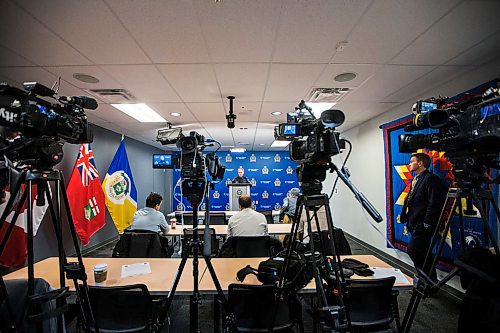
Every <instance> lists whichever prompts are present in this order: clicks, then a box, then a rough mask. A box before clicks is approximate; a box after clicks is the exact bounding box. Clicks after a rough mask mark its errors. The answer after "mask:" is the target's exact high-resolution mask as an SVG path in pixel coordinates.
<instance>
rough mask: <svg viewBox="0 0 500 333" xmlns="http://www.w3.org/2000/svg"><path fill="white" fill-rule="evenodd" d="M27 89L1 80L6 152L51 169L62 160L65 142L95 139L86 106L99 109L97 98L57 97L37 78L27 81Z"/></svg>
mask: <svg viewBox="0 0 500 333" xmlns="http://www.w3.org/2000/svg"><path fill="white" fill-rule="evenodd" d="M24 89H25V90H21V89H18V88H15V87H12V86H9V85H8V84H6V83H1V84H0V126H2V127H4V130H3V131H2V133H1V138H0V147H1V149H0V151H1V153H2V155H5V156H7V157H8V158H9V159H10V160H12V161H15V162H18V164H24V165H29V166H32V167H33V168H37V169H50V168H51V167H53V166H54V165H56V164H57V163H59V162H60V161H61V160H62V157H63V151H62V146H63V144H64V142H69V143H90V142H92V140H93V134H92V131H91V129H90V127H89V124H88V122H87V116H86V115H85V111H84V109H91V110H94V109H96V108H97V102H96V100H95V99H93V98H91V97H86V96H79V97H76V96H72V97H69V96H59V97H56V92H55V91H54V90H52V89H50V88H48V87H46V86H44V85H42V84H40V83H36V82H25V83H24ZM42 97H46V98H52V99H55V100H56V102H55V103H53V102H49V101H47V100H45V99H42Z"/></svg>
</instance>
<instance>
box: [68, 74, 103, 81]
mask: <svg viewBox="0 0 500 333" xmlns="http://www.w3.org/2000/svg"><path fill="white" fill-rule="evenodd" d="M73 77H74V78H75V79H77V80H78V81H81V82H85V83H99V79H98V78H96V77H94V76H92V75H88V74H83V73H75V74H73Z"/></svg>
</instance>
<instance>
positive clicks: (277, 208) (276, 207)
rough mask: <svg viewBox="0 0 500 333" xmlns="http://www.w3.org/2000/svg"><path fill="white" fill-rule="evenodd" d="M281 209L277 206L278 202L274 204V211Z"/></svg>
mask: <svg viewBox="0 0 500 333" xmlns="http://www.w3.org/2000/svg"><path fill="white" fill-rule="evenodd" d="M280 209H281V205H280V204H279V202H277V203H276V205H274V210H280Z"/></svg>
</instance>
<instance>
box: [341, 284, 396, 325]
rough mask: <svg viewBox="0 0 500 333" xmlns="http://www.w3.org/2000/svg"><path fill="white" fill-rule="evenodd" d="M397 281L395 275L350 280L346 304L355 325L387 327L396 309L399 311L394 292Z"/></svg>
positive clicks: (352, 323) (393, 317)
mask: <svg viewBox="0 0 500 333" xmlns="http://www.w3.org/2000/svg"><path fill="white" fill-rule="evenodd" d="M395 281H396V278H395V277H394V276H391V277H387V278H382V279H363V280H361V279H356V280H350V284H348V286H347V290H348V298H347V300H346V305H347V309H348V310H349V316H350V318H351V325H352V326H353V327H356V328H365V329H369V328H373V329H376V330H378V329H382V328H383V327H387V326H388V325H389V324H390V323H391V322H392V321H393V319H395V317H396V316H395V314H394V311H398V310H397V302H396V304H394V296H393V293H392V288H393V286H394V282H395ZM394 306H396V309H394ZM398 317H399V315H398Z"/></svg>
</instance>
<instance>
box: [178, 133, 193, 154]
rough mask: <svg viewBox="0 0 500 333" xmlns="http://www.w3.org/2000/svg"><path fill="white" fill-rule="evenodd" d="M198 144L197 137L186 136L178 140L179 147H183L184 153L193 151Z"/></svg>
mask: <svg viewBox="0 0 500 333" xmlns="http://www.w3.org/2000/svg"><path fill="white" fill-rule="evenodd" d="M197 145H198V141H197V140H196V138H195V137H192V136H186V137H183V138H181V139H180V140H179V141H177V147H178V148H180V149H182V152H183V153H190V152H192V151H193V150H194V149H195V148H196V146H197Z"/></svg>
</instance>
